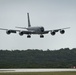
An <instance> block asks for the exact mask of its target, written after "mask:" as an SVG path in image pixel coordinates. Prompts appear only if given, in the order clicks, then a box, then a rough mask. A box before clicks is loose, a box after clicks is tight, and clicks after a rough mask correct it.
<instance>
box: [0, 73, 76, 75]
mask: <svg viewBox="0 0 76 75" xmlns="http://www.w3.org/2000/svg"><path fill="white" fill-rule="evenodd" d="M0 75H76V72H16V73H15V72H12V73H11V72H10V73H8V72H7V73H0Z"/></svg>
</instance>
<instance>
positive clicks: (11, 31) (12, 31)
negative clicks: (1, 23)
mask: <svg viewBox="0 0 76 75" xmlns="http://www.w3.org/2000/svg"><path fill="white" fill-rule="evenodd" d="M6 33H7V34H10V33H16V31H15V30H7V31H6Z"/></svg>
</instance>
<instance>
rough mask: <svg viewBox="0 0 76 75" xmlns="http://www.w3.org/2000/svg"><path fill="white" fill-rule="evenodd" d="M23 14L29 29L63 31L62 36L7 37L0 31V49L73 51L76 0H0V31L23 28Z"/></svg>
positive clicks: (75, 33) (58, 34) (24, 25)
mask: <svg viewBox="0 0 76 75" xmlns="http://www.w3.org/2000/svg"><path fill="white" fill-rule="evenodd" d="M27 12H29V13H30V20H31V25H32V26H44V27H45V30H48V29H59V28H65V27H71V28H70V29H66V33H65V34H63V35H61V34H60V33H57V34H56V35H55V36H52V35H51V34H50V33H49V34H46V35H44V36H45V37H44V38H43V39H41V38H40V36H39V35H32V37H31V38H30V39H29V38H27V35H23V36H19V34H18V33H17V34H10V35H7V34H6V31H2V30H1V31H0V49H10V50H11V49H13V50H14V49H20V50H21V49H23V50H24V49H43V50H47V49H50V50H54V49H60V48H67V47H68V48H76V0H0V28H7V29H16V28H15V27H16V26H21V27H27V24H28V23H27Z"/></svg>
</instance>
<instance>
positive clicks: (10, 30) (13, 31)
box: [0, 28, 34, 35]
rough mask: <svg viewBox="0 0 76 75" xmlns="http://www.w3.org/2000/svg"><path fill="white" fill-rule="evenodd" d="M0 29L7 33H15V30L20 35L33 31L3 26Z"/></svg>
mask: <svg viewBox="0 0 76 75" xmlns="http://www.w3.org/2000/svg"><path fill="white" fill-rule="evenodd" d="M0 30H5V31H6V33H7V34H10V33H17V32H19V34H21V35H23V34H32V33H34V31H25V30H15V29H5V28H0Z"/></svg>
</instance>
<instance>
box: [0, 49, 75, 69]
mask: <svg viewBox="0 0 76 75" xmlns="http://www.w3.org/2000/svg"><path fill="white" fill-rule="evenodd" d="M72 66H76V48H74V49H71V50H70V49H69V48H65V49H60V50H47V51H43V50H38V49H36V50H33V49H28V50H12V51H9V50H0V68H70V67H72Z"/></svg>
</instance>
